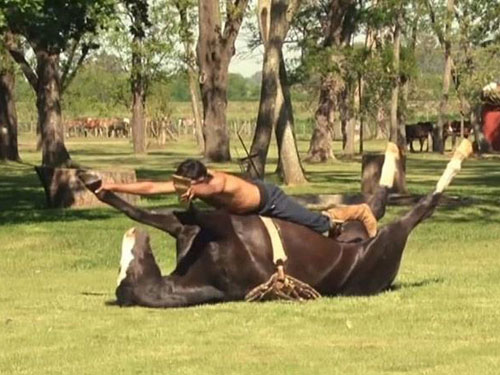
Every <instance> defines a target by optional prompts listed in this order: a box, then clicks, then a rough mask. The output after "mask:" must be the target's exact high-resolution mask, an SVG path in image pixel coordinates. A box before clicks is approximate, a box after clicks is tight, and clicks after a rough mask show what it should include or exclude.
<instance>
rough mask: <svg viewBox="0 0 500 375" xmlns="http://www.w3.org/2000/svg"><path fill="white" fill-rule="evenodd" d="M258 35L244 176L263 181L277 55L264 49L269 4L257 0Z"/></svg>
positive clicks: (270, 125) (275, 83)
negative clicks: (255, 105) (256, 86)
mask: <svg viewBox="0 0 500 375" xmlns="http://www.w3.org/2000/svg"><path fill="white" fill-rule="evenodd" d="M258 7H259V15H258V17H257V18H258V20H259V26H260V35H261V39H262V42H263V44H264V59H263V63H262V83H261V87H260V102H259V110H258V114H257V124H256V126H255V132H254V136H253V140H252V146H251V147H250V157H251V158H252V162H251V163H249V165H248V169H247V173H248V175H249V176H251V177H252V178H264V175H265V168H266V159H267V152H268V150H269V144H270V143H271V135H272V132H273V126H274V119H273V117H274V112H275V104H276V103H275V98H276V95H277V90H278V83H277V81H276V77H277V76H278V75H279V72H278V71H277V69H278V64H279V63H278V60H279V54H277V51H276V49H270V48H267V47H266V45H267V42H268V40H269V29H270V25H271V0H259V2H258Z"/></svg>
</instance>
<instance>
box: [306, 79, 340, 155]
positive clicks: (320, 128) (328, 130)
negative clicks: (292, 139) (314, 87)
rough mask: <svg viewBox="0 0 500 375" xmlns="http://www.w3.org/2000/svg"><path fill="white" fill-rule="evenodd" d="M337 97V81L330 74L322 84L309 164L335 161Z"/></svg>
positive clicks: (310, 146)
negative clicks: (335, 109) (333, 147)
mask: <svg viewBox="0 0 500 375" xmlns="http://www.w3.org/2000/svg"><path fill="white" fill-rule="evenodd" d="M335 96H336V90H335V81H334V79H333V77H332V74H328V75H326V76H325V77H323V79H322V82H321V89H320V92H319V100H318V108H317V109H316V112H315V113H314V118H315V120H316V126H315V127H314V130H313V134H312V136H311V141H310V142H309V151H308V152H307V156H306V159H305V160H306V161H308V162H315V163H318V162H319V163H320V162H325V161H327V160H329V159H335V156H334V155H333V151H332V138H333V135H334V131H333V122H334V118H333V113H334V108H335Z"/></svg>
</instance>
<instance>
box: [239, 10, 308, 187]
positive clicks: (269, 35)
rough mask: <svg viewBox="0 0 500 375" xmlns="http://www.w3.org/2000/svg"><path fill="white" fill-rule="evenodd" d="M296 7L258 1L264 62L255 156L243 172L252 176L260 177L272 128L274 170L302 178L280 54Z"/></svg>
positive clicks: (293, 179)
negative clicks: (275, 150) (275, 151)
mask: <svg viewBox="0 0 500 375" xmlns="http://www.w3.org/2000/svg"><path fill="white" fill-rule="evenodd" d="M298 6H299V1H295V2H294V1H292V2H291V3H290V4H288V3H287V2H286V1H284V0H273V1H269V0H267V1H260V2H259V21H260V26H261V36H262V39H263V42H264V62H263V69H262V86H261V96H260V103H259V113H258V116H257V126H256V129H255V133H254V138H253V141H252V146H251V149H250V156H253V155H255V157H254V158H253V163H250V165H249V167H248V171H247V172H248V173H249V174H250V176H252V177H254V178H263V176H264V173H265V164H266V158H267V152H268V150H269V143H270V140H271V134H272V130H273V129H275V131H276V139H277V143H278V154H279V162H278V171H279V172H280V174H281V176H282V177H283V179H284V182H285V183H287V184H300V183H303V182H305V181H306V179H305V176H304V173H303V169H302V165H301V163H300V158H299V155H298V151H297V146H296V141H295V134H294V130H293V113H292V111H293V109H292V104H291V98H290V94H289V92H288V86H287V82H286V68H285V65H284V61H283V55H282V46H283V41H284V39H285V36H286V34H287V32H288V28H289V26H290V20H291V17H293V15H294V14H295V11H296V10H297V8H298Z"/></svg>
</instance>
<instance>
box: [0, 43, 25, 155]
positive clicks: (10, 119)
mask: <svg viewBox="0 0 500 375" xmlns="http://www.w3.org/2000/svg"><path fill="white" fill-rule="evenodd" d="M5 52H6V51H4V50H3V49H2V46H0V53H1V56H0V160H11V161H19V160H20V158H19V151H18V147H17V111H16V102H15V100H14V87H15V75H14V66H13V63H12V62H11V60H10V56H9V55H8V53H5Z"/></svg>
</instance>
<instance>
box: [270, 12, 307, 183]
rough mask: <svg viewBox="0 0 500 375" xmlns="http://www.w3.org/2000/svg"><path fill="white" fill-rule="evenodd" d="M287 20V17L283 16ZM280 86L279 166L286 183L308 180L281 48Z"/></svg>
mask: <svg viewBox="0 0 500 375" xmlns="http://www.w3.org/2000/svg"><path fill="white" fill-rule="evenodd" d="M283 19H284V20H285V17H283ZM278 82H279V88H278V93H277V94H278V95H277V97H276V111H277V112H275V116H276V117H277V123H276V143H277V144H278V155H279V162H278V167H279V169H280V172H281V175H282V177H283V182H284V183H285V184H286V185H298V184H303V183H305V182H307V180H306V177H305V175H304V169H303V168H302V163H301V161H300V156H299V151H298V148H297V141H296V139H295V131H294V121H293V108H292V99H291V96H290V90H289V87H288V82H287V74H286V67H285V61H284V59H283V53H282V52H281V50H280V69H279V81H278Z"/></svg>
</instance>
